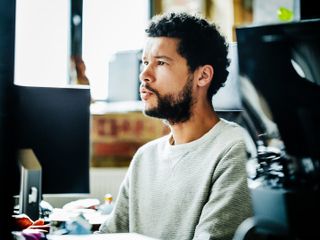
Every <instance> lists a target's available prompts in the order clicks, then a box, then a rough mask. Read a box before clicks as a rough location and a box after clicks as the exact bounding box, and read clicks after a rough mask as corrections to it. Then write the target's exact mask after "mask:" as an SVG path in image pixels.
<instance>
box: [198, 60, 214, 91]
mask: <svg viewBox="0 0 320 240" xmlns="http://www.w3.org/2000/svg"><path fill="white" fill-rule="evenodd" d="M213 73H214V71H213V67H212V66H211V65H204V66H201V67H200V68H199V78H198V86H200V87H203V86H205V85H209V84H210V82H211V81H212V78H213Z"/></svg>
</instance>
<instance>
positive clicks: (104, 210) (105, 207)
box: [98, 193, 113, 214]
mask: <svg viewBox="0 0 320 240" xmlns="http://www.w3.org/2000/svg"><path fill="white" fill-rule="evenodd" d="M112 200H113V199H112V195H111V194H110V193H107V194H106V195H104V203H103V204H102V205H100V207H99V209H98V210H99V212H101V214H110V213H111V212H112V209H113V201H112Z"/></svg>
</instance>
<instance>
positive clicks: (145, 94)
mask: <svg viewBox="0 0 320 240" xmlns="http://www.w3.org/2000/svg"><path fill="white" fill-rule="evenodd" d="M152 94H154V93H153V92H152V91H151V90H148V89H147V88H146V87H141V88H140V96H141V98H142V100H147V99H148V98H149V97H150V96H151V95H152Z"/></svg>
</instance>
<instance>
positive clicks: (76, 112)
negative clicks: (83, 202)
mask: <svg viewBox="0 0 320 240" xmlns="http://www.w3.org/2000/svg"><path fill="white" fill-rule="evenodd" d="M15 91H16V99H17V104H16V107H15V111H14V112H15V117H16V127H17V136H16V139H15V140H16V141H15V143H16V147H17V149H31V150H33V152H34V154H35V156H36V157H37V158H38V161H39V162H40V164H41V168H42V193H43V194H70V193H73V194H75V193H89V150H90V146H89V126H90V100H91V99H90V91H89V88H84V87H81V88H80V87H78V88H52V87H30V86H15Z"/></svg>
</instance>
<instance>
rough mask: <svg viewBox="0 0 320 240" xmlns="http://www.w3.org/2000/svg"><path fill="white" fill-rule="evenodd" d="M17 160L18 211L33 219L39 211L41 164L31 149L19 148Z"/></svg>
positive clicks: (37, 216)
mask: <svg viewBox="0 0 320 240" xmlns="http://www.w3.org/2000/svg"><path fill="white" fill-rule="evenodd" d="M18 160H19V164H20V167H21V175H20V176H21V177H20V180H21V184H20V197H19V213H20V214H22V213H24V214H26V215H28V216H29V217H30V218H31V219H32V220H34V221H35V220H37V219H38V218H39V213H40V201H41V165H40V163H39V161H38V159H37V157H36V156H35V154H34V152H33V151H32V150H31V149H21V150H19V152H18Z"/></svg>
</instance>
